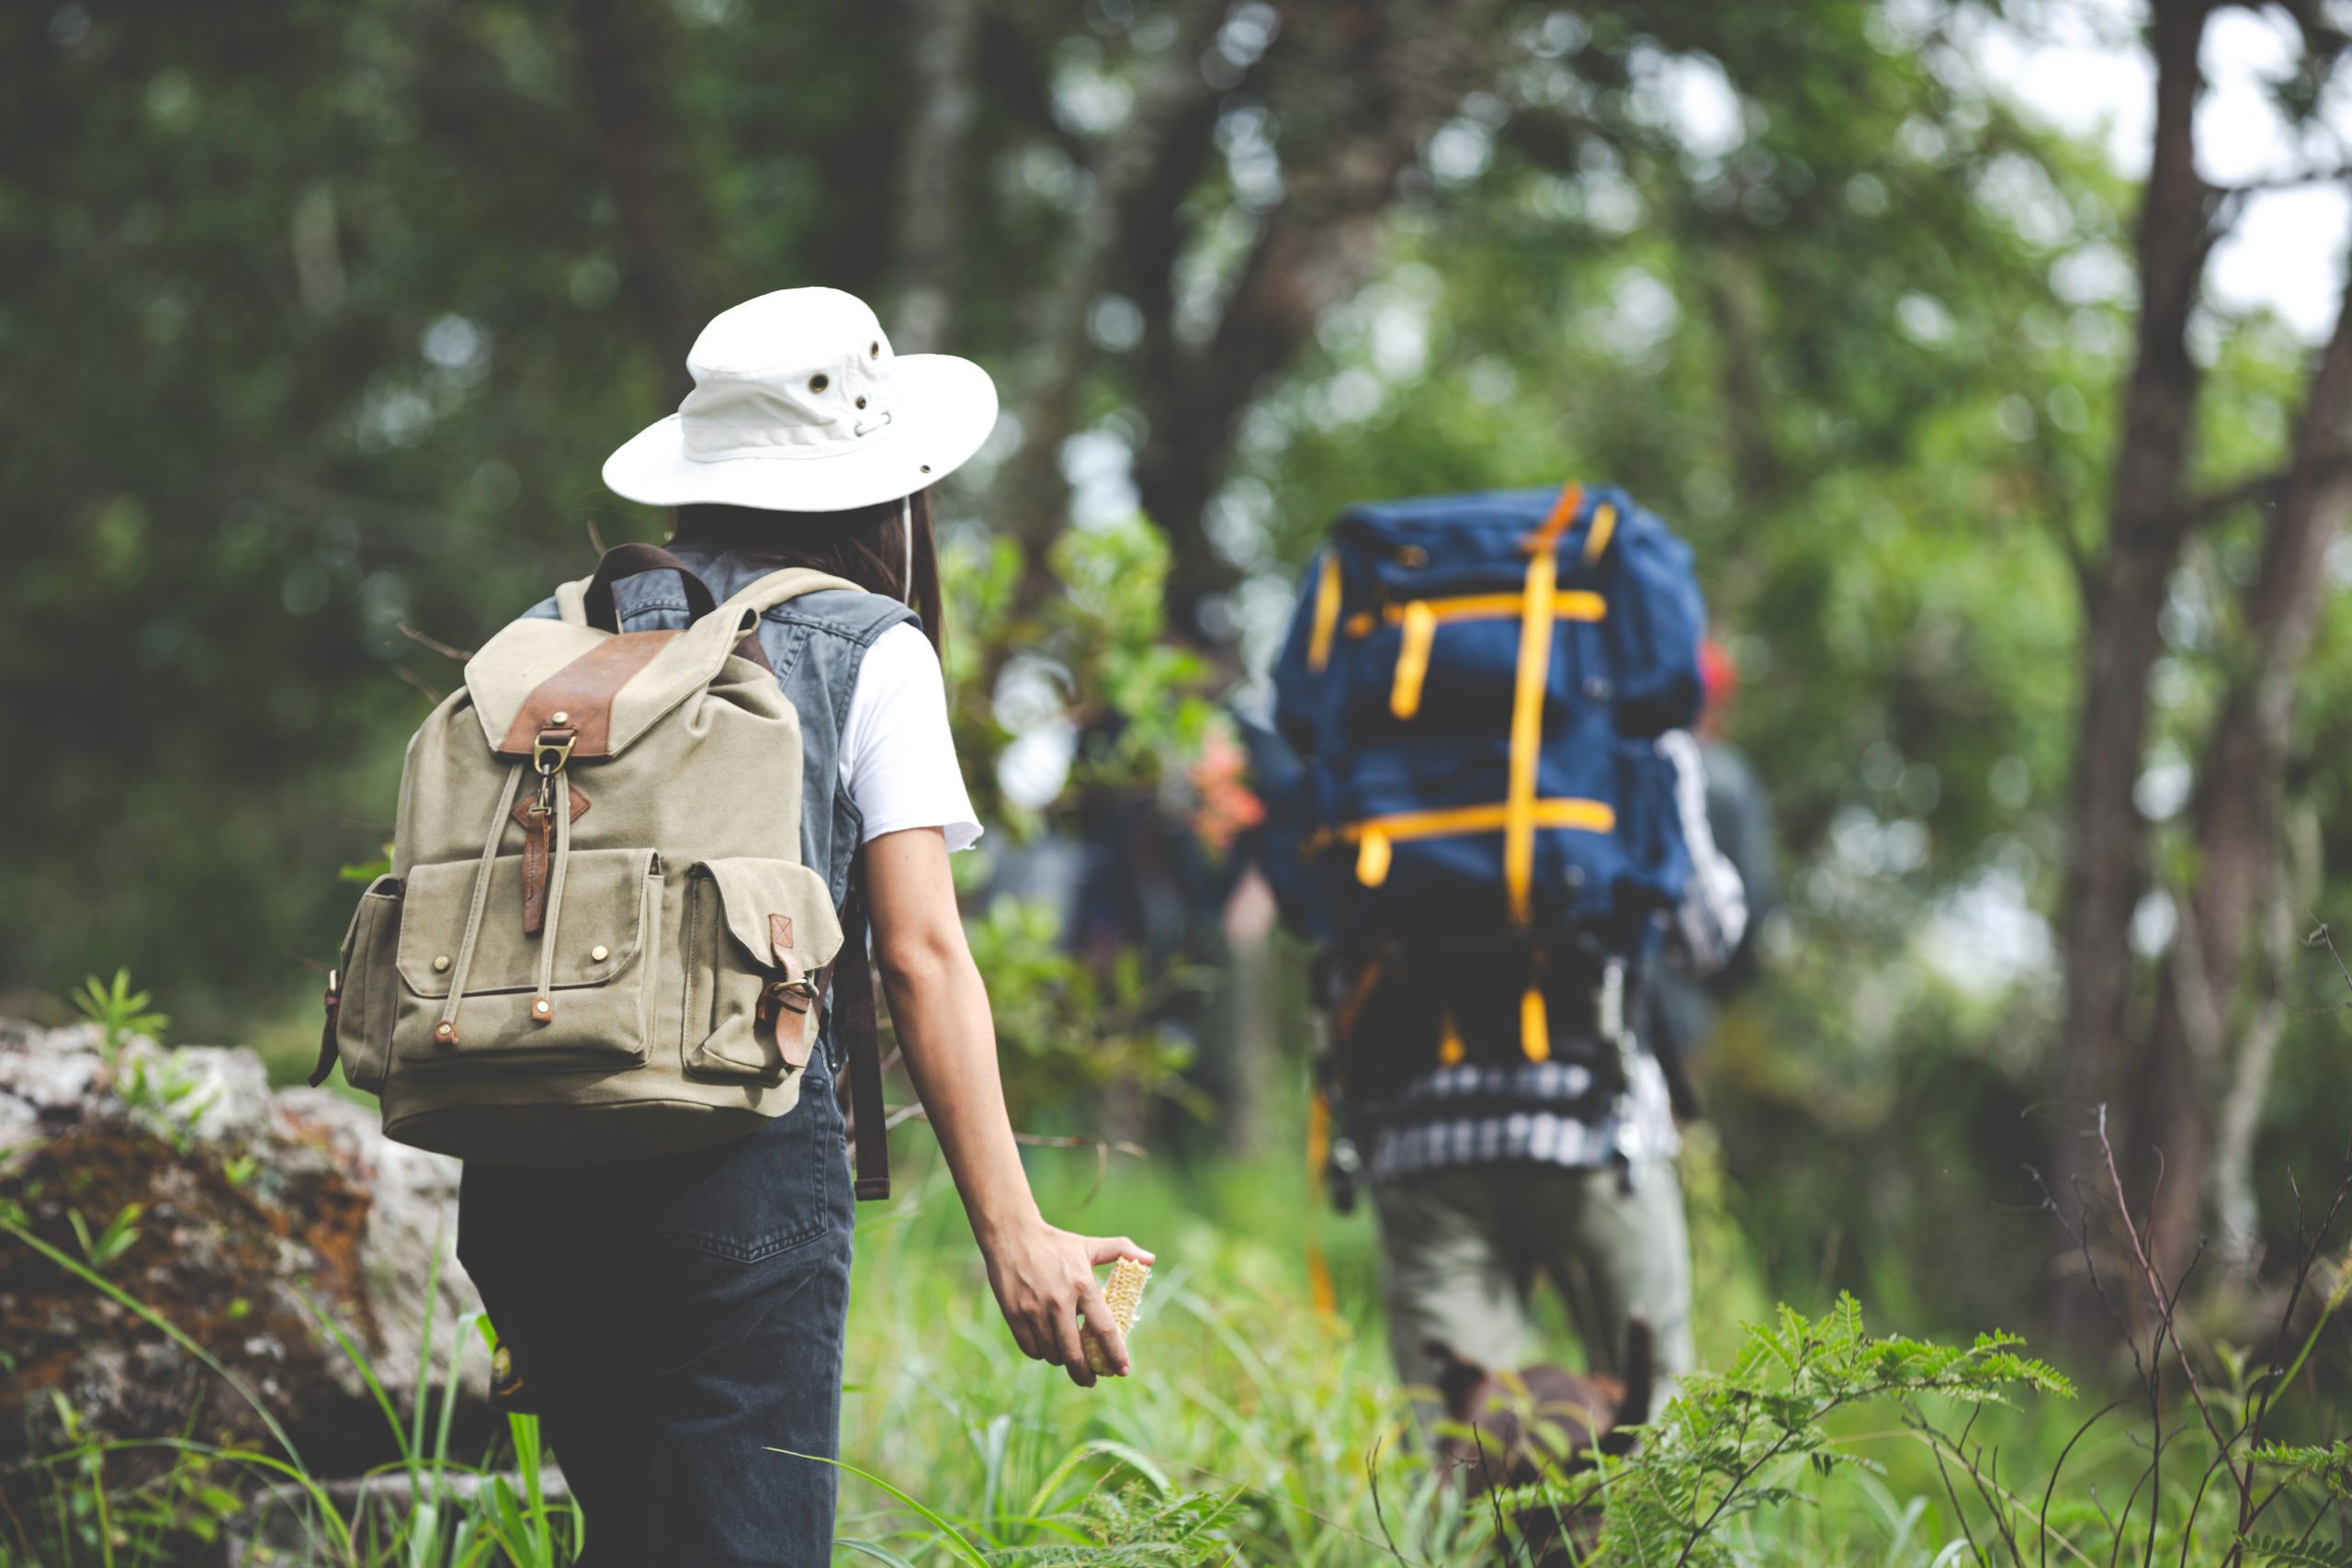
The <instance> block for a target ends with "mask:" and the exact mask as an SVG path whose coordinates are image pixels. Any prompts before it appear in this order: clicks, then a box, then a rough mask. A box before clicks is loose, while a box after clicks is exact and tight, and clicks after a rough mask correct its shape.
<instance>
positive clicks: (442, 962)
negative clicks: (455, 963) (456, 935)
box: [433, 953, 449, 975]
mask: <svg viewBox="0 0 2352 1568" xmlns="http://www.w3.org/2000/svg"><path fill="white" fill-rule="evenodd" d="M448 967H449V959H448V955H447V954H446V953H445V954H443V955H442V956H441V957H439V958H436V959H435V960H434V961H433V972H434V973H435V975H438V974H440V973H441V972H442V971H443V970H445V969H447V968H448Z"/></svg>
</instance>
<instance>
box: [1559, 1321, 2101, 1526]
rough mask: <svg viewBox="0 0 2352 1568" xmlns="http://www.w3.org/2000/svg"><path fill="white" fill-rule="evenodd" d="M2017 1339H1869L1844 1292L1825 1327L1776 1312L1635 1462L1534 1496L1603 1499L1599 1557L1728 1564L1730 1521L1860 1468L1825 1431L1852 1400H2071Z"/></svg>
mask: <svg viewBox="0 0 2352 1568" xmlns="http://www.w3.org/2000/svg"><path fill="white" fill-rule="evenodd" d="M2022 1343H2023V1341H2021V1340H2019V1339H2018V1338H2017V1337H2014V1336H2012V1335H2006V1334H1985V1335H1980V1336H1979V1337H1977V1338H1976V1340H1975V1342H1974V1343H1973V1344H1970V1345H1967V1346H1948V1345H1936V1344H1932V1343H1929V1342H1928V1341H1925V1340H1918V1339H1909V1338H1904V1337H1882V1336H1874V1335H1871V1334H1870V1333H1869V1332H1868V1331H1867V1330H1866V1329H1865V1328H1864V1327H1863V1324H1862V1309H1861V1303H1860V1302H1857V1301H1856V1300H1855V1299H1854V1298H1853V1297H1852V1296H1850V1295H1849V1296H1841V1297H1840V1298H1839V1299H1838V1304H1837V1305H1836V1306H1835V1307H1834V1308H1832V1309H1831V1310H1830V1311H1829V1312H1828V1313H1827V1314H1825V1315H1823V1316H1822V1317H1820V1318H1817V1319H1807V1318H1805V1317H1804V1316H1803V1315H1802V1314H1798V1313H1797V1312H1796V1311H1794V1310H1793V1309H1792V1308H1790V1307H1787V1306H1782V1307H1781V1309H1780V1314H1779V1317H1778V1320H1777V1321H1776V1322H1775V1323H1773V1324H1770V1325H1765V1326H1760V1327H1752V1328H1750V1329H1749V1330H1748V1331H1747V1348H1745V1349H1743V1350H1742V1351H1741V1352H1740V1354H1739V1355H1738V1357H1737V1358H1736V1359H1734V1360H1733V1362H1732V1363H1731V1365H1730V1366H1729V1367H1728V1368H1727V1369H1725V1371H1723V1372H1722V1373H1721V1374H1719V1375H1713V1376H1705V1377H1699V1378H1694V1379H1692V1380H1691V1382H1690V1383H1689V1384H1688V1385H1687V1386H1686V1387H1685V1388H1684V1390H1683V1392H1682V1394H1681V1396H1680V1397H1679V1398H1678V1399H1677V1400H1676V1401H1675V1402H1674V1403H1673V1404H1672V1405H1670V1406H1669V1407H1668V1410H1667V1413H1666V1415H1665V1416H1664V1417H1663V1418H1662V1419H1661V1420H1660V1421H1659V1422H1658V1423H1657V1427H1655V1428H1654V1429H1653V1430H1652V1432H1651V1433H1650V1434H1649V1437H1648V1439H1647V1440H1646V1441H1645V1443H1644V1445H1643V1447H1642V1449H1641V1450H1639V1452H1638V1453H1637V1454H1636V1455H1635V1456H1634V1457H1633V1458H1632V1459H1629V1460H1627V1461H1623V1462H1622V1463H1618V1464H1606V1462H1605V1461H1604V1469H1603V1470H1602V1472H1601V1473H1600V1478H1599V1479H1598V1480H1586V1479H1581V1478H1578V1477H1575V1476H1569V1477H1566V1478H1562V1479H1559V1480H1555V1481H1552V1482H1550V1483H1546V1484H1544V1486H1542V1487H1539V1488H1538V1489H1537V1499H1538V1500H1540V1501H1543V1502H1544V1503H1548V1504H1553V1505H1556V1506H1560V1507H1561V1508H1563V1509H1565V1510H1574V1509H1576V1508H1578V1507H1582V1506H1589V1504H1590V1503H1591V1502H1592V1501H1594V1500H1595V1499H1596V1498H1597V1499H1599V1500H1600V1501H1601V1502H1603V1503H1604V1504H1605V1505H1606V1507H1607V1513H1606V1515H1605V1516H1604V1517H1605V1521H1606V1522H1605V1525H1604V1527H1603V1531H1602V1535H1601V1538H1600V1549H1599V1554H1600V1555H1599V1561H1600V1562H1623V1563H1638V1564H1644V1565H1647V1564H1652V1563H1676V1564H1680V1563H1686V1562H1687V1563H1697V1564H1710V1565H1712V1564H1730V1563H1733V1562H1736V1561H1737V1560H1738V1558H1737V1553H1736V1551H1735V1550H1734V1548H1733V1546H1732V1544H1731V1542H1730V1540H1727V1539H1726V1532H1727V1529H1728V1527H1730V1526H1731V1525H1732V1524H1733V1523H1734V1522H1735V1521H1736V1520H1738V1519H1740V1518H1742V1517H1745V1516H1747V1515H1749V1514H1753V1513H1755V1512H1757V1511H1758V1510H1761V1509H1765V1508H1778V1507H1783V1506H1788V1505H1790V1504H1792V1503H1796V1502H1799V1501H1802V1500H1804V1497H1805V1493H1804V1490H1803V1489H1802V1488H1801V1487H1800V1486H1799V1485H1798V1484H1797V1483H1798V1482H1799V1481H1800V1480H1802V1478H1803V1477H1804V1474H1805V1473H1806V1472H1807V1471H1808V1470H1810V1471H1811V1472H1813V1473H1814V1474H1815V1476H1817V1477H1821V1478H1826V1477H1827V1476H1828V1475H1829V1474H1830V1472H1831V1471H1832V1470H1833V1469H1834V1468H1835V1467H1837V1466H1839V1465H1848V1464H1856V1463H1862V1462H1865V1461H1862V1460H1861V1458H1860V1456H1858V1455H1856V1454H1854V1453H1852V1452H1850V1451H1848V1450H1844V1449H1842V1448H1840V1447H1838V1443H1837V1438H1836V1437H1835V1435H1834V1434H1833V1433H1832V1431H1831V1430H1830V1427H1829V1426H1828V1423H1829V1421H1830V1418H1831V1417H1832V1416H1835V1415H1836V1414H1837V1413H1838V1412H1839V1411H1840V1410H1843V1409H1845V1408H1846V1407H1847V1406H1849V1405H1851V1404H1858V1403H1860V1402H1862V1401H1866V1400H1882V1399H1886V1400H1905V1399H1911V1398H1916V1397H1917V1396H1921V1395H1936V1396H1939V1397H1940V1398H1943V1399H1946V1400H1953V1401H1958V1402H1961V1403H1962V1404H2001V1403H2007V1401H2008V1399H2009V1396H2010V1394H2011V1392H2012V1391H2019V1390H2022V1391H2028V1392H2032V1393H2056V1394H2061V1395H2066V1396H2071V1395H2072V1393H2073V1392H2074V1391H2073V1389H2072V1387H2071V1386H2070V1385H2069V1384H2068V1383H2067V1382H2066V1380H2065V1378H2064V1377H2063V1376H2061V1375H2060V1374H2059V1373H2058V1372H2057V1371H2054V1370H2052V1368H2050V1367H2048V1366H2046V1365H2044V1364H2043V1363H2041V1362H2040V1361H2035V1360H2030V1359H2027V1358H2025V1357H2023V1356H2020V1355H2018V1353H2017V1347H2018V1345H2020V1344H2022Z"/></svg>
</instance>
